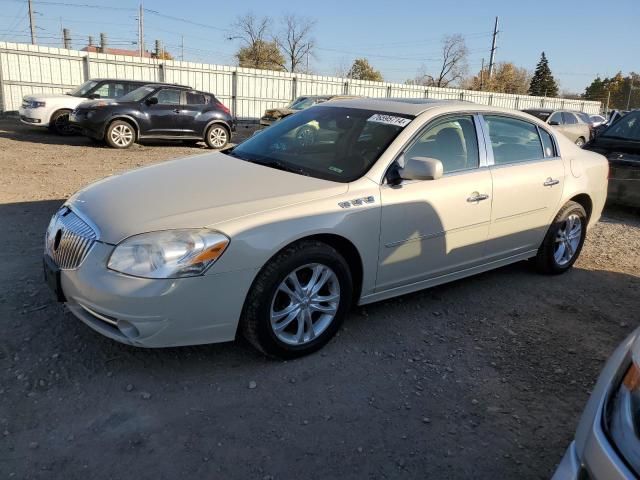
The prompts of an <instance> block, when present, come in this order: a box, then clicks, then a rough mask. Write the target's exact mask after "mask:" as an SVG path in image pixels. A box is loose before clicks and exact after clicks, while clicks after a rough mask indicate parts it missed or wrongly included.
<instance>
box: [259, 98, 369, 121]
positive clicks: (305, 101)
mask: <svg viewBox="0 0 640 480" xmlns="http://www.w3.org/2000/svg"><path fill="white" fill-rule="evenodd" d="M351 98H360V97H358V96H355V95H305V96H302V97H298V98H296V99H295V100H294V101H293V102H291V103H290V104H289V105H287V106H286V107H282V108H268V109H267V110H265V112H264V115H263V116H262V118H260V125H262V126H263V127H268V126H269V125H271V124H273V123H274V122H277V121H278V120H282V119H283V118H285V117H288V116H289V115H292V114H294V113H296V112H299V111H301V110H304V109H305V108H309V107H313V106H314V105H318V104H319V103H323V102H329V101H332V100H349V99H351Z"/></svg>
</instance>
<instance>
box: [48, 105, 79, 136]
mask: <svg viewBox="0 0 640 480" xmlns="http://www.w3.org/2000/svg"><path fill="white" fill-rule="evenodd" d="M70 113H71V110H58V111H57V112H55V113H54V114H53V115H51V120H50V121H49V129H50V130H51V131H53V132H55V133H57V134H58V135H65V136H66V135H73V134H74V133H75V129H74V128H73V126H72V125H71V124H70V123H69V114H70Z"/></svg>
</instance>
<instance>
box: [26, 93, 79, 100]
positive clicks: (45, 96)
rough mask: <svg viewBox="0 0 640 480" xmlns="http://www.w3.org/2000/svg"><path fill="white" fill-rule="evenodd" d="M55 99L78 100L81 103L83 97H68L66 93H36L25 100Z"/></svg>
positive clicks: (27, 96)
mask: <svg viewBox="0 0 640 480" xmlns="http://www.w3.org/2000/svg"><path fill="white" fill-rule="evenodd" d="M53 98H64V99H69V98H77V99H78V100H79V101H80V100H82V97H74V96H73V95H66V94H64V93H34V94H31V95H25V96H24V97H23V99H24V100H47V99H53Z"/></svg>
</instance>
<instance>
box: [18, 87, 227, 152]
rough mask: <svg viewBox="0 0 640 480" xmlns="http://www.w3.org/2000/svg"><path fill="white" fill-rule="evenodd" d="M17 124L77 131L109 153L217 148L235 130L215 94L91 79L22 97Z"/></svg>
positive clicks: (61, 131) (61, 132) (60, 131)
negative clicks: (143, 146)
mask: <svg viewBox="0 0 640 480" xmlns="http://www.w3.org/2000/svg"><path fill="white" fill-rule="evenodd" d="M19 114H20V120H21V121H22V122H23V123H26V124H29V125H35V126H40V127H49V128H50V129H51V130H53V131H55V132H56V133H59V134H61V135H70V134H73V133H78V132H81V133H82V134H84V135H86V136H88V137H90V138H92V139H94V140H96V141H100V142H102V141H104V142H106V144H107V145H109V146H110V147H113V148H127V147H130V146H131V145H133V143H135V142H136V141H138V140H143V139H166V140H182V141H193V142H198V141H204V142H205V143H206V144H207V145H208V146H209V147H211V148H216V149H221V148H224V147H225V146H226V145H227V144H228V143H229V141H230V140H231V136H232V134H233V132H234V131H235V128H236V122H235V119H234V118H233V117H232V115H231V112H230V111H229V109H228V108H227V107H226V106H225V105H224V104H222V102H220V101H219V100H218V99H217V98H216V97H215V95H213V94H211V93H207V92H201V91H198V90H194V89H192V88H190V87H188V86H184V85H176V84H166V83H159V82H146V81H129V80H109V79H97V80H89V81H88V82H85V83H84V84H82V85H81V86H80V87H78V88H77V89H75V90H73V91H71V92H69V93H68V94H64V95H62V94H38V95H28V96H25V97H24V99H23V103H22V105H21V107H20V110H19Z"/></svg>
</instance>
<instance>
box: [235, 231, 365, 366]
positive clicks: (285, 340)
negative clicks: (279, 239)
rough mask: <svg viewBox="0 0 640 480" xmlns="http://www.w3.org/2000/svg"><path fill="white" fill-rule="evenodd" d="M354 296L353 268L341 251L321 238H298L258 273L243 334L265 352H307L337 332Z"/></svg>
mask: <svg viewBox="0 0 640 480" xmlns="http://www.w3.org/2000/svg"><path fill="white" fill-rule="evenodd" d="M352 295H353V286H352V277H351V272H350V270H349V266H348V265H347V262H346V261H345V260H344V258H343V257H342V255H341V254H340V253H339V252H338V251H337V250H335V249H334V248H333V247H331V246H329V245H327V244H325V243H322V242H318V241H313V240H308V241H301V242H298V243H296V244H294V245H292V246H290V247H287V248H286V249H285V250H283V251H282V252H280V253H279V254H278V255H276V256H275V257H274V258H273V259H272V260H270V261H269V263H268V264H267V265H266V266H265V267H264V268H263V269H262V271H260V273H259V274H258V276H257V277H256V280H255V281H254V283H253V285H252V287H251V290H250V292H249V294H248V296H247V300H246V302H245V307H244V310H243V319H242V331H243V334H244V336H245V337H246V338H247V340H249V342H250V343H251V344H253V346H255V347H256V348H257V349H258V350H260V351H261V352H263V353H265V354H267V355H273V356H277V357H281V358H294V357H299V356H302V355H307V354H309V353H311V352H314V351H316V350H318V349H319V348H321V347H322V346H324V345H325V344H326V343H327V342H328V341H329V340H330V339H331V337H333V335H335V333H336V332H337V331H338V328H340V324H341V323H342V322H343V320H344V318H345V316H346V314H347V312H348V311H349V308H350V306H351V299H352Z"/></svg>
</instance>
